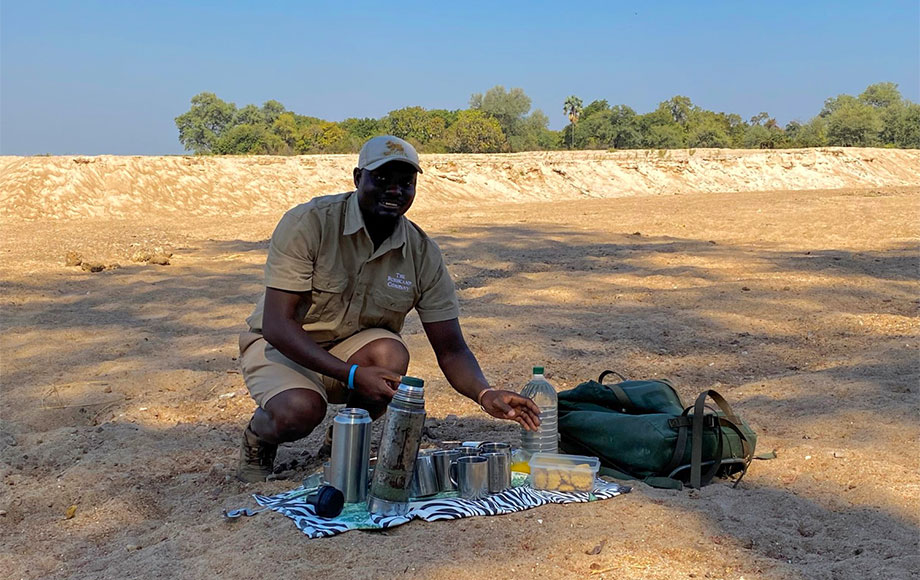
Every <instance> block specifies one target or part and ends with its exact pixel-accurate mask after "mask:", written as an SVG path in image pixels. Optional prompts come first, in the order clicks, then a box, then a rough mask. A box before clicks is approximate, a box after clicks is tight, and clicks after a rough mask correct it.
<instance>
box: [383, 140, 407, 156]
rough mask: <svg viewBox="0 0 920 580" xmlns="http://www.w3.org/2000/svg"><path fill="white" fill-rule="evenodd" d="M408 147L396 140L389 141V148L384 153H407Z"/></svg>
mask: <svg viewBox="0 0 920 580" xmlns="http://www.w3.org/2000/svg"><path fill="white" fill-rule="evenodd" d="M405 154H406V148H405V147H403V146H402V145H400V144H399V143H397V142H396V141H387V150H386V152H385V153H384V155H405Z"/></svg>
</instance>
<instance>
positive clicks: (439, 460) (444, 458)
mask: <svg viewBox="0 0 920 580" xmlns="http://www.w3.org/2000/svg"><path fill="white" fill-rule="evenodd" d="M458 457H460V454H459V453H457V452H455V451H454V450H453V449H441V450H438V451H434V452H432V453H431V461H432V462H433V463H434V471H435V474H436V475H437V478H438V489H439V490H440V491H455V490H456V489H457V486H456V485H454V483H453V482H452V481H451V480H450V464H451V463H452V462H453V461H454V460H456V459H457V458H458Z"/></svg>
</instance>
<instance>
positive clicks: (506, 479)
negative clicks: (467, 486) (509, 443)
mask: <svg viewBox="0 0 920 580" xmlns="http://www.w3.org/2000/svg"><path fill="white" fill-rule="evenodd" d="M480 457H485V458H486V464H487V466H488V469H487V470H488V473H489V493H499V492H502V491H505V490H506V489H508V488H509V487H511V454H510V453H505V452H504V451H492V452H489V453H483V454H482V455H480Z"/></svg>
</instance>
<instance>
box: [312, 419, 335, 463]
mask: <svg viewBox="0 0 920 580" xmlns="http://www.w3.org/2000/svg"><path fill="white" fill-rule="evenodd" d="M332 427H333V425H329V428H328V429H326V439H325V440H324V441H323V444H322V445H321V446H320V448H319V451H317V452H316V457H317V458H318V459H325V458H326V457H329V456H331V455H332Z"/></svg>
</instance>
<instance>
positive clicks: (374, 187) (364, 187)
mask: <svg viewBox="0 0 920 580" xmlns="http://www.w3.org/2000/svg"><path fill="white" fill-rule="evenodd" d="M417 175H418V172H417V171H416V170H415V167H412V166H411V165H409V164H408V163H404V162H402V161H391V162H389V163H385V164H384V165H381V166H380V167H378V168H377V169H374V170H372V171H368V170H367V169H357V168H356V169H355V175H354V177H355V188H356V190H357V192H358V206H359V207H360V208H361V213H362V214H363V215H364V221H365V222H369V221H376V222H392V221H395V220H397V219H398V218H399V217H400V216H401V215H403V214H405V213H406V212H407V211H409V207H410V206H411V205H412V202H413V200H415V181H416V176H417Z"/></svg>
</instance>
